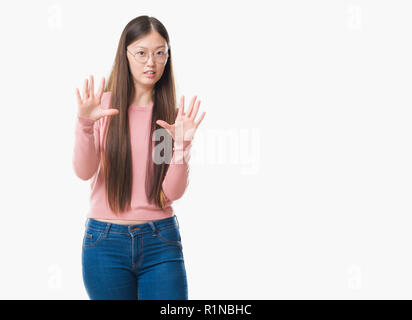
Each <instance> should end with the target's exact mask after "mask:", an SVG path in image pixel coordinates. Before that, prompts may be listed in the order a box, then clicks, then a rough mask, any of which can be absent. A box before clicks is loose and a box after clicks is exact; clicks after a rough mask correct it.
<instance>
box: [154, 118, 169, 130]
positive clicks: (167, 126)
mask: <svg viewBox="0 0 412 320" xmlns="http://www.w3.org/2000/svg"><path fill="white" fill-rule="evenodd" d="M156 123H157V124H158V125H159V126H161V127H163V128H165V129H169V127H170V126H169V124H168V123H167V122H166V121H163V120H157V121H156Z"/></svg>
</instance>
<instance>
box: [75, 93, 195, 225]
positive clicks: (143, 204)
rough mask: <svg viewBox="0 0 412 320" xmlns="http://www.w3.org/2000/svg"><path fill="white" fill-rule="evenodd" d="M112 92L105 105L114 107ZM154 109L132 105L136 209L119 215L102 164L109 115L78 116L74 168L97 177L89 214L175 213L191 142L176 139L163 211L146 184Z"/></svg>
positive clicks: (136, 216) (138, 216)
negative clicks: (111, 204)
mask: <svg viewBox="0 0 412 320" xmlns="http://www.w3.org/2000/svg"><path fill="white" fill-rule="evenodd" d="M110 95H111V92H110V91H109V92H104V93H103V96H102V101H101V107H102V108H106V109H107V108H110V107H111V106H110V103H111V101H110ZM152 110H153V105H151V106H135V105H130V106H129V109H128V113H129V127H130V140H131V152H132V162H133V164H132V165H133V170H132V172H133V182H132V200H131V207H132V210H131V211H125V212H122V213H120V214H119V215H117V216H116V215H115V214H114V213H113V212H112V211H111V210H110V207H109V205H108V202H107V200H106V195H105V185H104V177H103V174H102V170H101V166H100V148H101V147H102V145H103V128H104V127H103V126H104V125H105V124H106V122H107V119H108V117H103V118H100V119H99V120H97V121H93V120H91V119H88V118H85V117H80V116H77V121H76V130H75V144H74V153H73V167H74V171H75V173H76V175H77V176H78V177H79V178H80V179H82V180H89V179H90V178H92V177H93V179H92V180H91V183H90V187H91V195H90V211H89V214H88V217H90V218H98V219H122V220H157V219H163V218H167V217H171V216H172V215H173V208H172V202H173V201H174V200H177V199H179V198H180V197H181V196H182V195H183V193H184V192H185V190H186V187H187V184H188V175H189V166H188V161H189V159H190V147H191V141H184V142H182V141H175V144H174V149H173V156H172V160H171V162H170V164H169V168H168V170H167V173H166V176H165V179H164V180H163V184H162V187H163V191H164V194H165V196H166V198H167V201H166V203H165V209H164V210H162V209H161V208H159V207H157V206H156V205H154V204H149V202H148V200H147V197H146V193H145V189H144V188H145V187H144V185H145V175H146V159H147V154H148V143H149V135H150V124H151V119H152ZM114 117H116V115H115V116H114ZM154 145H155V142H154V141H153V142H152V146H153V148H154ZM153 152H154V151H153Z"/></svg>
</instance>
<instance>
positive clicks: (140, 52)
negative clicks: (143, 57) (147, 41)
mask: <svg viewBox="0 0 412 320" xmlns="http://www.w3.org/2000/svg"><path fill="white" fill-rule="evenodd" d="M139 53H143V54H146V53H145V52H144V51H138V52H137V54H138V55H139Z"/></svg>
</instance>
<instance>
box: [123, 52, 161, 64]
mask: <svg viewBox="0 0 412 320" xmlns="http://www.w3.org/2000/svg"><path fill="white" fill-rule="evenodd" d="M126 50H127V49H126ZM127 51H128V52H129V53H130V54H131V55H132V56H133V57H134V59H135V60H136V61H137V62H139V63H146V62H147V60H148V59H149V54H148V52H147V50H143V49H142V50H139V51H137V52H136V53H132V52H130V51H129V50H127ZM150 54H151V55H153V59H154V61H155V62H156V63H164V62H165V61H166V59H167V57H168V56H169V53H168V51H167V50H158V51H156V53H155V54H154V53H152V52H151V53H150Z"/></svg>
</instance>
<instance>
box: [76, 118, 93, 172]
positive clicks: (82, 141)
mask: <svg viewBox="0 0 412 320" xmlns="http://www.w3.org/2000/svg"><path fill="white" fill-rule="evenodd" d="M98 123H99V121H94V120H92V119H88V118H86V117H80V116H77V121H76V130H75V144H74V153H73V168H74V172H75V173H76V175H77V176H78V177H79V178H80V179H82V180H89V179H90V178H91V177H93V175H94V174H95V173H96V171H97V168H98V165H99V160H100V155H99V152H100V147H99V128H98Z"/></svg>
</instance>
